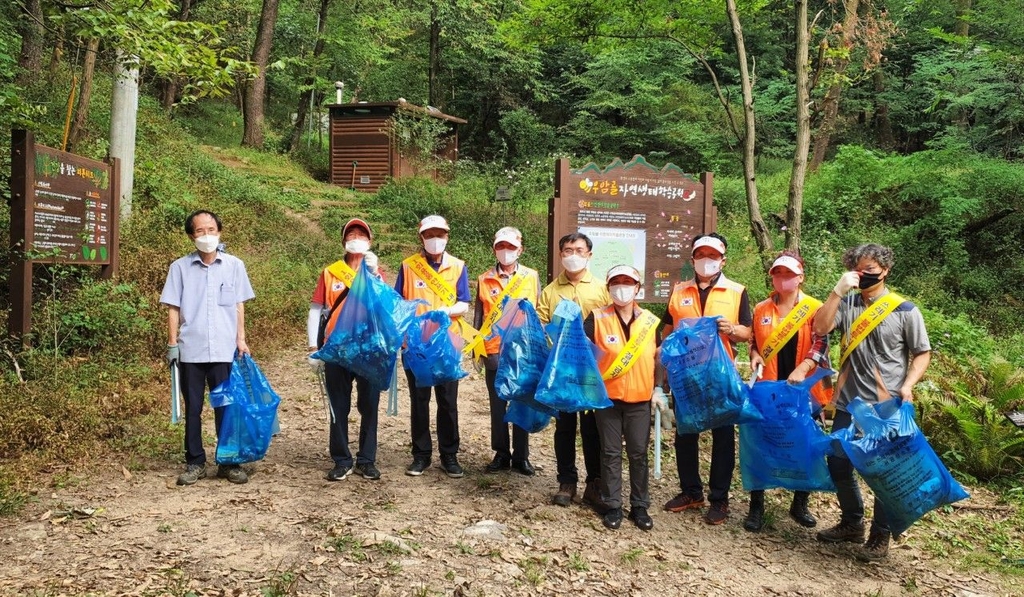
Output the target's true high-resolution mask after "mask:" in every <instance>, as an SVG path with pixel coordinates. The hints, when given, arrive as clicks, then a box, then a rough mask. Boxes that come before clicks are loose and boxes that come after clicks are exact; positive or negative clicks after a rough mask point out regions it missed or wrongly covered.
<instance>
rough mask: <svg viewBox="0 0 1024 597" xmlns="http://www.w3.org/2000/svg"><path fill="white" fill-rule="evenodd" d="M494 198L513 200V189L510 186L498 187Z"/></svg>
mask: <svg viewBox="0 0 1024 597" xmlns="http://www.w3.org/2000/svg"><path fill="white" fill-rule="evenodd" d="M494 200H495V201H511V200H512V191H511V190H510V189H509V188H508V187H498V189H497V190H496V191H494Z"/></svg>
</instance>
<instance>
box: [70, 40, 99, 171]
mask: <svg viewBox="0 0 1024 597" xmlns="http://www.w3.org/2000/svg"><path fill="white" fill-rule="evenodd" d="M99 47H100V39H99V38H98V37H93V38H90V39H89V44H88V46H87V47H86V48H85V59H84V60H83V61H82V82H81V84H80V85H79V87H78V106H77V107H76V108H75V119H74V120H73V121H72V122H71V131H70V132H69V133H68V146H67V151H73V150H74V147H75V144H77V143H78V138H79V137H80V136H81V135H82V129H84V128H85V120H86V118H88V117H89V99H90V98H91V97H92V75H93V72H94V71H95V70H96V52H97V50H99Z"/></svg>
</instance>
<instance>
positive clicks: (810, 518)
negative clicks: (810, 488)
mask: <svg viewBox="0 0 1024 597" xmlns="http://www.w3.org/2000/svg"><path fill="white" fill-rule="evenodd" d="M809 497H810V495H809V494H808V493H807V492H806V491H797V492H795V493H793V504H792V505H791V506H790V507H789V517H790V518H792V519H793V520H795V521H796V523H797V524H798V525H800V526H802V527H807V528H809V529H810V528H813V527H816V526H818V520H817V519H816V518H814V515H813V514H811V511H810V510H808V509H807V498H809Z"/></svg>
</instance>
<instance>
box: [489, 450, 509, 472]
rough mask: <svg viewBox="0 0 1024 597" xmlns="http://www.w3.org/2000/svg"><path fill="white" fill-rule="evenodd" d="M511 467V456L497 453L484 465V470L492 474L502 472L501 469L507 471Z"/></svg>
mask: <svg viewBox="0 0 1024 597" xmlns="http://www.w3.org/2000/svg"><path fill="white" fill-rule="evenodd" d="M510 468H512V459H511V458H506V457H505V456H500V455H498V454H495V455H494V459H493V460H491V462H490V463H488V464H487V466H485V467H484V472H487V473H491V474H493V473H500V472H501V471H507V470H508V469H510Z"/></svg>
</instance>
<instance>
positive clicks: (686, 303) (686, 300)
mask: <svg viewBox="0 0 1024 597" xmlns="http://www.w3.org/2000/svg"><path fill="white" fill-rule="evenodd" d="M682 305H683V306H684V307H692V306H693V299H692V298H684V299H683V302H682Z"/></svg>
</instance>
